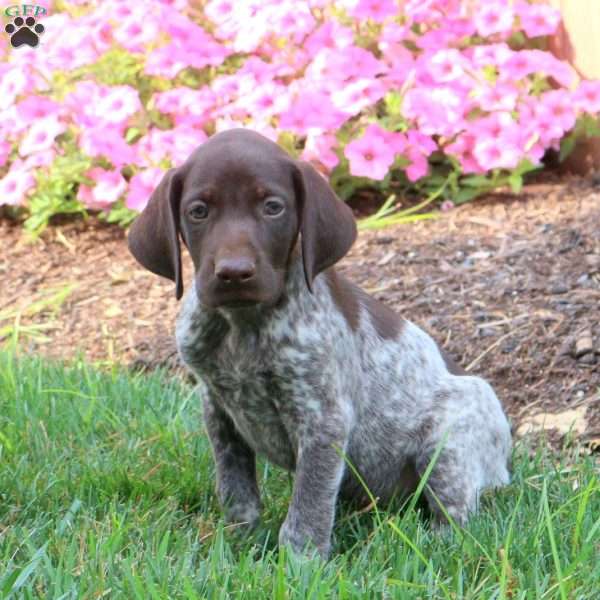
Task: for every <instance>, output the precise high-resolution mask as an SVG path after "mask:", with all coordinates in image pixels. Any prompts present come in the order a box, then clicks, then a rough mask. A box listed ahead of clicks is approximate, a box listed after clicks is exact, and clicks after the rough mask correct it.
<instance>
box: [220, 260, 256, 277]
mask: <svg viewBox="0 0 600 600" xmlns="http://www.w3.org/2000/svg"><path fill="white" fill-rule="evenodd" d="M215 275H216V277H217V278H218V279H219V280H220V281H222V282H223V283H246V282H248V281H250V279H252V278H253V277H254V276H255V275H256V263H255V261H254V260H252V259H251V258H249V257H246V256H240V257H230V258H221V259H219V260H218V261H217V263H216V264H215Z"/></svg>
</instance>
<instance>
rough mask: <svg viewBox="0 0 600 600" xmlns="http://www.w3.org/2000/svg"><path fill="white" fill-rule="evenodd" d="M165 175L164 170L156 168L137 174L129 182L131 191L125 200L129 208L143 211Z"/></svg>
mask: <svg viewBox="0 0 600 600" xmlns="http://www.w3.org/2000/svg"><path fill="white" fill-rule="evenodd" d="M164 174H165V172H164V170H163V169H156V168H151V169H144V170H143V171H140V172H139V173H136V174H135V175H134V176H133V177H132V178H131V180H130V181H129V191H128V193H127V198H126V200H125V204H126V205H127V208H131V209H132V210H139V211H141V210H143V209H144V208H145V207H146V204H148V200H150V196H151V195H152V192H153V191H154V190H155V188H156V186H157V185H158V184H159V183H160V180H161V179H162V178H163V175H164Z"/></svg>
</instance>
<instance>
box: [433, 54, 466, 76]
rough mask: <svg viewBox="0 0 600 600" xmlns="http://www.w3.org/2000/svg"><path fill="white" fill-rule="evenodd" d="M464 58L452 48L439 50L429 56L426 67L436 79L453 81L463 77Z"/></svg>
mask: <svg viewBox="0 0 600 600" xmlns="http://www.w3.org/2000/svg"><path fill="white" fill-rule="evenodd" d="M465 66H466V60H465V59H464V57H463V56H462V54H461V53H460V52H459V51H458V50H455V49H454V48H448V49H445V50H439V51H438V52H436V53H435V54H434V55H433V56H431V57H430V58H429V61H428V69H429V72H430V73H431V75H432V76H433V78H434V79H435V80H436V81H442V82H447V81H453V80H454V79H458V78H459V77H464V67H465Z"/></svg>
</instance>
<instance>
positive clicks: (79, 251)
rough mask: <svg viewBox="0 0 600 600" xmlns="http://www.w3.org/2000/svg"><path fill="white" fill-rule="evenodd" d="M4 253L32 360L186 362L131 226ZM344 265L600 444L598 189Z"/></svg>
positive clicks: (6, 306) (485, 209) (63, 232)
mask: <svg viewBox="0 0 600 600" xmlns="http://www.w3.org/2000/svg"><path fill="white" fill-rule="evenodd" d="M0 249H1V254H0V281H1V282H2V283H1V284H0V335H1V332H2V328H3V327H5V326H6V325H7V324H11V323H13V322H14V319H15V314H14V313H15V311H16V310H19V311H20V313H21V315H20V320H19V327H20V328H21V329H20V331H19V342H20V344H21V347H22V348H24V349H25V350H26V351H28V352H36V353H42V354H44V355H47V356H52V357H61V358H70V357H73V356H74V355H76V353H77V352H80V353H81V354H83V355H84V356H85V357H87V358H88V359H89V360H92V361H95V362H99V363H104V364H106V363H111V362H114V361H118V362H121V363H122V364H124V365H129V366H134V367H138V368H139V367H147V368H152V367H155V366H158V365H167V366H170V367H175V366H177V364H178V362H177V356H176V353H175V350H174V344H173V339H172V331H173V325H174V319H175V315H176V312H177V302H176V301H175V299H174V295H173V285H172V284H171V283H170V282H168V281H164V280H161V279H159V278H158V277H156V276H154V275H152V274H150V273H148V272H146V271H144V270H143V269H142V268H141V267H139V266H138V265H137V264H136V263H135V261H134V260H133V258H132V257H131V256H130V255H129V253H128V251H127V248H126V244H125V234H124V232H123V231H122V230H121V229H119V228H117V227H113V226H107V225H104V224H102V223H100V222H97V221H91V222H88V223H87V224H83V223H81V222H71V223H67V224H63V225H57V226H54V227H51V228H49V229H48V230H47V231H46V232H45V233H44V234H43V236H42V238H41V240H39V241H38V242H36V243H33V244H32V243H26V242H25V240H24V239H23V238H22V234H21V229H19V228H17V227H15V226H14V225H12V224H11V223H9V222H8V221H2V220H0ZM185 267H186V272H187V273H188V274H189V273H190V262H189V261H187V262H186V265H185ZM340 269H341V270H342V271H343V272H344V273H345V274H346V275H347V276H349V277H351V278H352V279H353V280H354V281H356V282H357V283H358V284H360V285H361V286H362V287H363V288H364V289H366V290H367V291H369V292H370V293H372V294H374V295H375V296H376V297H378V298H380V299H381V300H383V301H384V302H386V303H388V304H389V305H391V306H392V307H393V308H395V309H396V310H397V311H398V312H400V313H401V314H402V315H404V316H405V317H406V318H408V319H410V320H412V321H414V322H416V323H417V324H419V325H421V326H422V327H424V328H425V329H426V330H427V331H429V332H430V333H431V334H432V335H433V336H434V337H435V338H436V339H437V340H438V341H439V343H440V344H441V345H442V346H443V347H444V348H446V349H447V350H448V351H449V353H450V354H451V355H453V356H454V357H455V358H456V359H457V360H458V361H459V362H460V363H461V364H462V365H463V366H467V367H468V369H469V370H470V371H471V372H473V373H477V374H480V375H482V376H484V377H486V378H487V379H488V380H489V381H490V382H491V383H492V384H493V385H494V387H495V388H496V390H497V391H498V394H499V396H500V397H501V398H502V400H503V402H504V403H505V405H506V407H507V409H508V411H509V413H510V414H511V416H512V417H513V420H515V421H517V422H518V421H519V420H520V419H521V418H522V417H523V416H524V415H525V414H532V413H535V412H538V411H541V412H560V411H564V410H565V409H577V408H578V407H582V406H585V407H587V413H586V420H587V429H586V432H585V434H584V436H583V437H584V439H590V440H591V439H598V438H600V186H598V185H597V182H594V181H593V180H592V179H580V178H571V179H566V180H562V181H561V182H559V183H542V184H537V185H531V186H528V187H526V188H525V189H524V191H523V193H522V194H521V195H520V196H513V195H509V194H505V195H499V194H497V195H494V196H490V197H488V198H486V199H485V200H482V201H478V202H476V203H474V204H471V205H467V206H464V207H461V208H459V209H455V210H453V211H451V212H449V213H447V214H446V215H443V216H442V217H441V218H440V219H438V220H435V221H424V222H421V223H416V224H411V225H404V226H396V227H391V228H387V229H384V230H378V231H363V232H361V234H360V236H359V239H358V241H357V243H356V244H355V246H354V248H353V249H352V251H351V253H350V255H349V256H348V257H347V258H345V259H344V261H342V263H341V264H340ZM67 284H74V285H75V286H76V287H75V288H74V289H73V291H72V292H71V293H70V295H68V297H67V298H66V300H65V301H64V302H63V303H62V305H61V306H59V307H56V308H55V310H50V309H49V308H44V309H39V306H38V307H37V308H36V307H35V305H34V303H35V302H36V301H37V300H39V299H40V298H41V297H42V296H43V294H44V293H46V292H47V290H48V289H50V290H55V291H56V290H60V289H64V287H65V286H66V285H67ZM7 314H8V317H7ZM3 315H4V320H2V319H3ZM40 323H43V324H45V326H46V327H47V328H48V329H47V330H44V331H40V332H37V333H38V337H33V335H34V334H35V332H33V334H32V333H31V332H30V330H28V329H27V327H28V326H31V325H34V324H40ZM40 334H41V335H45V336H46V339H40V338H39V335H40ZM0 343H1V340H0Z"/></svg>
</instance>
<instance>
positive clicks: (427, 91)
mask: <svg viewBox="0 0 600 600" xmlns="http://www.w3.org/2000/svg"><path fill="white" fill-rule="evenodd" d="M469 108H470V107H469V103H468V102H467V98H465V97H464V96H463V95H462V93H461V92H460V90H459V88H457V87H456V86H453V87H449V86H441V85H438V86H435V87H433V88H427V87H414V88H413V89H410V90H408V92H407V93H406V96H405V98H404V110H403V113H404V116H405V117H408V118H410V119H414V120H415V121H416V123H417V126H418V128H419V129H420V130H421V131H422V132H423V133H425V134H427V135H434V134H438V135H443V136H446V137H451V136H453V135H454V134H456V133H457V132H458V131H460V130H461V129H463V127H464V115H465V114H466V112H467V111H468V110H469Z"/></svg>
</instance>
